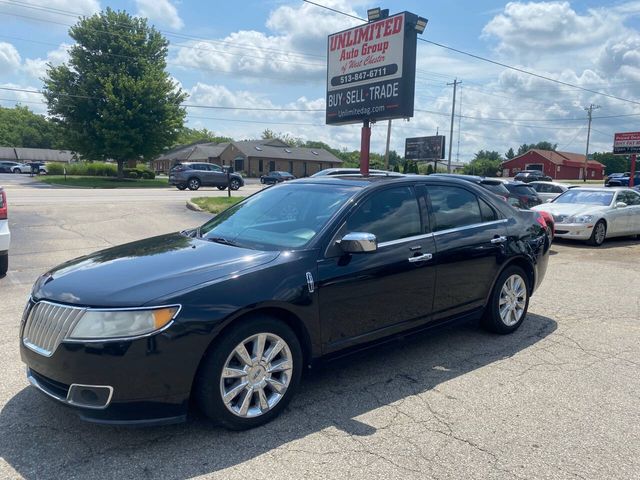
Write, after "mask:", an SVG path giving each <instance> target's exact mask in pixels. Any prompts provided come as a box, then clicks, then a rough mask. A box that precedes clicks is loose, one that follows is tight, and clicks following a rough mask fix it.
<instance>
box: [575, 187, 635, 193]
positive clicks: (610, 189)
mask: <svg viewBox="0 0 640 480" xmlns="http://www.w3.org/2000/svg"><path fill="white" fill-rule="evenodd" d="M571 190H584V191H589V192H620V191H624V190H633V189H632V188H629V187H573V188H572V189H571Z"/></svg>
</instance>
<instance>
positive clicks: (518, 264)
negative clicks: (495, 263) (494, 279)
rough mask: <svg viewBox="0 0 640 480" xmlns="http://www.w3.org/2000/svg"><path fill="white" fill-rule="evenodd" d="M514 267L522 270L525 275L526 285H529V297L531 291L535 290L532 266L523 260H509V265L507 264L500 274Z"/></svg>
mask: <svg viewBox="0 0 640 480" xmlns="http://www.w3.org/2000/svg"><path fill="white" fill-rule="evenodd" d="M514 265H515V266H516V267H520V268H521V269H522V270H524V273H526V274H527V283H528V284H529V295H531V293H532V292H533V289H534V288H535V281H536V278H535V272H534V270H533V265H531V263H530V262H528V261H527V260H525V259H524V258H515V259H513V260H511V261H510V262H509V263H507V264H506V265H505V266H504V268H503V269H502V271H501V272H500V273H502V272H503V271H504V270H505V269H506V268H509V267H511V266H514Z"/></svg>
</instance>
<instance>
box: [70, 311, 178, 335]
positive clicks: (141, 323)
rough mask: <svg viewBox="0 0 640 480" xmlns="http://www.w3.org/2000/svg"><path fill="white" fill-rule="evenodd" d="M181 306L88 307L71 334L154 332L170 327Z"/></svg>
mask: <svg viewBox="0 0 640 480" xmlns="http://www.w3.org/2000/svg"><path fill="white" fill-rule="evenodd" d="M179 309H180V307H178V306H172V307H163V308H156V309H151V310H87V311H86V312H85V313H84V314H83V315H82V317H81V318H80V320H79V321H78V323H77V324H76V326H75V327H74V329H73V331H72V332H71V334H70V335H69V338H71V339H76V340H80V339H85V340H86V339H105V338H118V337H134V336H138V335H145V334H148V333H153V332H155V331H157V330H160V329H162V328H164V327H166V326H167V325H168V324H169V322H171V320H173V319H174V318H175V316H176V315H177V314H178V310H179Z"/></svg>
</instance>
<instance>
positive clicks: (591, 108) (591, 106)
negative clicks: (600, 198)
mask: <svg viewBox="0 0 640 480" xmlns="http://www.w3.org/2000/svg"><path fill="white" fill-rule="evenodd" d="M598 108H600V105H594V104H593V103H591V104H589V106H588V107H584V109H585V110H586V111H587V115H588V117H589V126H588V127H587V151H586V152H585V154H584V169H583V170H584V171H583V174H582V181H583V182H586V181H587V172H588V165H589V164H588V162H589V137H591V114H592V113H593V111H594V110H597V109H598Z"/></svg>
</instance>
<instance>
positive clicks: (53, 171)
mask: <svg viewBox="0 0 640 480" xmlns="http://www.w3.org/2000/svg"><path fill="white" fill-rule="evenodd" d="M47 173H48V174H49V175H62V174H64V165H63V164H61V163H47Z"/></svg>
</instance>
